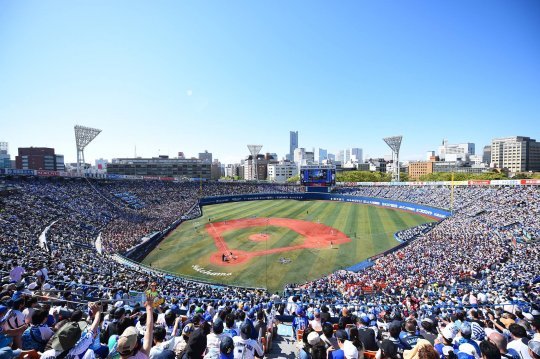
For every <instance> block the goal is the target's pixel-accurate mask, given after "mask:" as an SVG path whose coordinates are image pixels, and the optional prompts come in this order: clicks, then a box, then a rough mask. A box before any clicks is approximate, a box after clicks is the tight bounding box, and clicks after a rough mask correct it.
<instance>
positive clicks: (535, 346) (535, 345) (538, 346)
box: [528, 340, 540, 358]
mask: <svg viewBox="0 0 540 359" xmlns="http://www.w3.org/2000/svg"><path fill="white" fill-rule="evenodd" d="M528 347H529V350H530V351H531V352H533V354H534V355H536V356H537V357H539V358H540V341H538V340H529V345H528Z"/></svg>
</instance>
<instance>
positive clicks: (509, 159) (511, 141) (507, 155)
mask: <svg viewBox="0 0 540 359" xmlns="http://www.w3.org/2000/svg"><path fill="white" fill-rule="evenodd" d="M491 165H492V166H494V167H496V168H504V169H507V170H508V171H510V172H527V171H540V142H536V140H534V139H532V138H530V137H525V136H513V137H504V138H494V139H493V140H491Z"/></svg>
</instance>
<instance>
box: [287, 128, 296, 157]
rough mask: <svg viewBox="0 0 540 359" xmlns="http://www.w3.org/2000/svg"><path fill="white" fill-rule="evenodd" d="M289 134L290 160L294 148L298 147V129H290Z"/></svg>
mask: <svg viewBox="0 0 540 359" xmlns="http://www.w3.org/2000/svg"><path fill="white" fill-rule="evenodd" d="M289 135H290V140H289V159H290V160H291V161H292V160H293V159H294V150H295V149H297V148H298V131H290V132H289Z"/></svg>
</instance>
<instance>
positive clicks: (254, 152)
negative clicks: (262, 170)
mask: <svg viewBox="0 0 540 359" xmlns="http://www.w3.org/2000/svg"><path fill="white" fill-rule="evenodd" d="M247 147H248V149H249V152H251V158H252V160H251V163H252V164H253V167H255V181H258V180H259V176H258V174H259V173H258V172H259V171H258V169H257V155H258V154H259V152H261V148H262V145H247Z"/></svg>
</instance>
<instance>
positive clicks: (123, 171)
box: [107, 156, 211, 179]
mask: <svg viewBox="0 0 540 359" xmlns="http://www.w3.org/2000/svg"><path fill="white" fill-rule="evenodd" d="M210 166H211V164H210V163H206V162H203V161H201V160H198V159H182V158H169V156H159V157H153V158H114V159H113V160H112V163H109V164H108V165H107V173H108V174H118V175H135V176H154V177H157V176H163V177H176V178H187V179H191V178H193V179H195V178H197V179H198V178H203V179H210V177H211V170H210Z"/></svg>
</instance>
